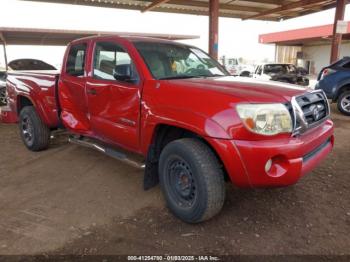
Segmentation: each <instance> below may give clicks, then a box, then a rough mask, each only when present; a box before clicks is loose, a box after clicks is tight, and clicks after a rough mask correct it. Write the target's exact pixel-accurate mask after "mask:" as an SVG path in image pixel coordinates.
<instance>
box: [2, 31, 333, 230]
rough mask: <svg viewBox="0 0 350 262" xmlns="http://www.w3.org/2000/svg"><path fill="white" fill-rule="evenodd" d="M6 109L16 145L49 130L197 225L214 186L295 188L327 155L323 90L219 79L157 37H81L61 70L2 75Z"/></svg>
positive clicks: (204, 62) (205, 60)
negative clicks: (134, 171) (14, 117)
mask: <svg viewBox="0 0 350 262" xmlns="http://www.w3.org/2000/svg"><path fill="white" fill-rule="evenodd" d="M7 89H8V90H7V91H8V96H9V102H10V106H11V107H12V110H13V111H15V112H17V113H18V116H19V128H20V133H21V137H22V140H23V142H24V144H25V145H26V146H27V147H28V148H29V149H30V150H32V151H39V150H44V149H46V148H48V146H49V142H50V132H53V131H55V130H57V129H60V128H64V129H66V130H68V131H69V132H70V133H71V136H70V141H71V142H74V143H76V144H80V145H84V146H88V147H91V148H95V149H97V150H99V151H101V152H103V153H105V154H107V155H110V156H112V157H115V158H117V159H120V160H122V161H125V162H128V163H129V164H132V165H134V166H136V167H140V168H144V169H145V175H144V187H145V189H148V188H150V187H152V186H154V185H156V184H157V183H158V182H160V184H161V188H162V191H163V194H164V196H165V199H166V202H167V205H168V207H169V209H170V210H171V211H172V212H173V213H174V214H175V215H176V216H177V217H179V218H180V219H182V220H184V221H186V222H190V223H196V222H201V221H204V220H206V219H209V218H211V217H212V216H214V215H215V214H217V213H218V212H219V211H220V210H221V208H222V206H223V203H224V199H225V181H231V182H232V183H233V184H235V185H236V186H238V187H252V188H254V187H280V186H288V185H292V184H294V183H296V182H297V181H298V180H299V179H300V178H301V177H302V176H303V175H304V174H306V173H308V172H310V171H311V170H312V169H313V168H315V167H316V166H317V165H318V164H319V163H320V162H321V161H322V160H323V159H324V158H325V157H326V156H327V155H328V153H329V152H330V151H331V150H332V147H333V143H334V137H333V123H332V121H331V120H330V119H329V114H330V112H329V111H330V109H329V105H328V102H327V99H326V97H325V94H324V93H323V92H322V91H310V90H309V91H308V90H305V89H303V88H299V87H297V86H294V85H287V84H282V83H274V82H262V81H252V80H249V79H245V78H237V77H232V76H229V75H228V73H227V71H226V70H225V69H224V68H223V67H222V66H221V65H220V64H219V63H218V62H217V61H215V60H213V59H212V58H210V57H209V56H208V55H207V54H206V53H204V52H203V51H201V50H200V49H198V48H196V47H193V46H188V45H184V44H180V43H175V42H171V41H166V40H159V39H149V38H140V37H139V38H135V37H118V36H104V37H90V38H84V39H80V40H77V41H74V42H72V43H71V44H69V45H68V47H67V51H66V54H65V56H64V61H63V66H62V71H61V73H60V74H58V73H56V72H41V73H37V72H12V73H9V75H8V79H7Z"/></svg>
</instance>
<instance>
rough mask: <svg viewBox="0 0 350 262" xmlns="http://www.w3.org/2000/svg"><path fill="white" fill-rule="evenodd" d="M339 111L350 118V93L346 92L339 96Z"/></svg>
mask: <svg viewBox="0 0 350 262" xmlns="http://www.w3.org/2000/svg"><path fill="white" fill-rule="evenodd" d="M338 109H339V111H340V112H341V113H343V114H344V115H347V116H350V91H345V92H343V93H342V94H341V95H340V96H339V98H338Z"/></svg>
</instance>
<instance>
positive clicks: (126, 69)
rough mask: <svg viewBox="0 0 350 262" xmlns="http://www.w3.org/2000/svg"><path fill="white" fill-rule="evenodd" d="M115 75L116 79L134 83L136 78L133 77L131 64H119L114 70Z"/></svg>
mask: <svg viewBox="0 0 350 262" xmlns="http://www.w3.org/2000/svg"><path fill="white" fill-rule="evenodd" d="M113 77H114V79H115V80H118V81H123V82H129V83H133V82H135V79H132V69H131V65H130V64H125V65H117V66H116V67H115V68H114V70H113Z"/></svg>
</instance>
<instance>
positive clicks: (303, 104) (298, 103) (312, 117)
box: [292, 90, 329, 134]
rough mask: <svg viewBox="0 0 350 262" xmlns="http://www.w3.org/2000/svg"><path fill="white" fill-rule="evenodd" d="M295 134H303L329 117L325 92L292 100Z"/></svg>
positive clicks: (308, 94) (304, 95)
mask: <svg viewBox="0 0 350 262" xmlns="http://www.w3.org/2000/svg"><path fill="white" fill-rule="evenodd" d="M292 111H293V118H294V134H299V133H303V132H305V131H306V130H308V129H310V128H312V127H314V126H316V125H318V124H319V123H321V122H323V121H324V120H326V119H327V118H328V117H329V104H328V100H327V98H326V95H325V94H324V92H323V91H321V90H318V91H313V92H309V93H306V94H303V95H301V96H297V97H293V98H292Z"/></svg>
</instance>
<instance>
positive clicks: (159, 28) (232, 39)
mask: <svg viewBox="0 0 350 262" xmlns="http://www.w3.org/2000/svg"><path fill="white" fill-rule="evenodd" d="M333 20H334V9H330V10H327V11H322V12H319V13H316V14H311V15H307V16H303V17H299V18H294V19H289V20H286V21H281V22H266V21H257V20H250V21H241V20H240V19H233V18H220V20H219V56H220V57H221V56H222V55H225V56H226V57H228V58H229V57H236V58H239V57H242V58H245V59H247V60H255V61H262V60H263V59H268V60H269V61H273V59H274V52H275V48H274V46H273V45H262V44H259V43H258V36H259V35H260V34H263V33H270V32H277V31H283V30H290V29H297V28H303V27H310V26H316V25H324V24H331V23H333ZM345 20H350V7H349V6H348V7H347V8H346V14H345ZM0 27H28V28H47V29H73V30H74V29H75V30H101V31H111V32H113V31H115V32H138V33H140V32H141V33H165V34H186V35H187V34H188V35H199V36H200V38H199V39H195V40H187V41H183V42H185V43H189V44H192V45H195V46H198V47H199V48H201V49H203V50H205V51H207V50H208V17H206V16H196V15H182V14H168V13H158V12H146V13H141V12H140V11H129V10H120V9H111V8H96V7H88V6H77V5H63V4H51V3H36V2H22V1H17V0H2V1H1V15H0ZM7 50H8V60H9V61H11V60H13V59H17V58H36V59H41V60H44V61H46V62H48V63H51V64H53V65H55V66H57V67H59V66H60V64H61V60H62V57H63V53H64V50H65V47H47V46H46V47H40V46H8V49H7ZM0 65H3V55H1V57H0Z"/></svg>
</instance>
